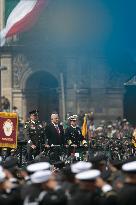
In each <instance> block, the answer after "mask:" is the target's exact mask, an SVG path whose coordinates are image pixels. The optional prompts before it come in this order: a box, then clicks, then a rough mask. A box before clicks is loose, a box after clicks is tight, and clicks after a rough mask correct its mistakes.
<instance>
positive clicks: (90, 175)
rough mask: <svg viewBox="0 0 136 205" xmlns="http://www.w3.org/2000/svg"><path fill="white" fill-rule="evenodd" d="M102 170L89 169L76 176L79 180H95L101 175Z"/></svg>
mask: <svg viewBox="0 0 136 205" xmlns="http://www.w3.org/2000/svg"><path fill="white" fill-rule="evenodd" d="M100 174H101V172H100V171H99V170H97V169H92V170H88V171H85V172H81V173H78V174H76V176H75V178H76V179H79V180H94V179H96V178H97V177H99V176H100Z"/></svg>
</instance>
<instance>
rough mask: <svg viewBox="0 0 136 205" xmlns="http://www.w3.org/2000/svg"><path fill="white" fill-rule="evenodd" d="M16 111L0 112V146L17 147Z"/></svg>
mask: <svg viewBox="0 0 136 205" xmlns="http://www.w3.org/2000/svg"><path fill="white" fill-rule="evenodd" d="M17 134H18V116H17V113H10V112H0V147H9V148H16V147H17Z"/></svg>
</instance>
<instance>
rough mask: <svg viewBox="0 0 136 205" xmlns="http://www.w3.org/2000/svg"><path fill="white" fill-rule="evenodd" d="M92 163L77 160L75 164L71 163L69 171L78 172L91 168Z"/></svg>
mask: <svg viewBox="0 0 136 205" xmlns="http://www.w3.org/2000/svg"><path fill="white" fill-rule="evenodd" d="M91 167H92V163H91V162H84V161H79V162H77V163H75V164H72V165H71V172H72V173H75V174H76V173H80V172H83V171H86V170H89V169H91Z"/></svg>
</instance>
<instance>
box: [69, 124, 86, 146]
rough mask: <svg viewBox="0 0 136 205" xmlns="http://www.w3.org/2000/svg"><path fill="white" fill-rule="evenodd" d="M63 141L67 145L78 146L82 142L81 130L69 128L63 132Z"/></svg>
mask: <svg viewBox="0 0 136 205" xmlns="http://www.w3.org/2000/svg"><path fill="white" fill-rule="evenodd" d="M65 139H66V141H67V143H68V144H75V145H77V146H79V145H80V144H81V142H82V140H83V136H82V132H81V129H80V128H79V127H78V126H76V127H72V126H69V127H67V128H66V130H65Z"/></svg>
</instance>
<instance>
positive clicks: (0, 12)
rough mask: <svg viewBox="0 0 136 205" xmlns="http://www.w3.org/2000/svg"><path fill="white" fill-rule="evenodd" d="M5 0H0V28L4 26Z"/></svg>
mask: <svg viewBox="0 0 136 205" xmlns="http://www.w3.org/2000/svg"><path fill="white" fill-rule="evenodd" d="M4 17H5V0H0V30H2V28H3V27H4Z"/></svg>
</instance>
